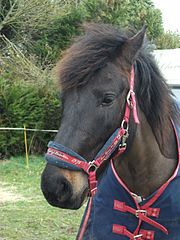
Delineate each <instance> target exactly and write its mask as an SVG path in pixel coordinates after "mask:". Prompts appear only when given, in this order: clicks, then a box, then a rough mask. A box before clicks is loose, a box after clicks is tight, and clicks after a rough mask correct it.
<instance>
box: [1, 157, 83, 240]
mask: <svg viewBox="0 0 180 240" xmlns="http://www.w3.org/2000/svg"><path fill="white" fill-rule="evenodd" d="M44 164H45V163H44V160H43V158H42V157H31V158H30V165H29V169H27V168H26V167H25V163H24V158H23V157H19V158H11V159H10V160H8V161H3V162H0V183H3V186H4V187H5V188H6V189H8V188H11V189H14V192H15V193H17V194H21V195H22V196H23V197H25V200H21V201H17V202H5V203H3V204H1V205H0V240H22V239H23V240H24V239H26V240H41V239H43V240H50V239H51V240H72V239H75V236H76V233H77V231H78V227H79V224H80V220H81V217H82V213H83V210H84V209H80V210H76V211H72V210H63V209H58V208H53V207H51V206H50V205H48V203H47V202H46V200H45V199H44V197H43V195H42V193H41V190H40V175H41V172H42V169H43V168H44ZM0 197H1V196H0Z"/></svg>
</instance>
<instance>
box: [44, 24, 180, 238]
mask: <svg viewBox="0 0 180 240" xmlns="http://www.w3.org/2000/svg"><path fill="white" fill-rule="evenodd" d="M152 50H153V48H152V44H151V43H150V42H149V41H148V39H147V37H146V27H143V28H142V29H141V30H140V31H139V32H135V31H132V30H124V31H123V30H120V29H119V28H118V27H115V26H112V25H107V24H95V23H94V24H93V23H91V24H86V25H85V33H84V34H83V35H82V36H80V37H77V38H76V39H75V41H74V42H73V43H72V45H71V46H70V47H69V48H68V49H67V50H66V51H65V53H64V55H63V57H62V59H61V60H60V61H59V62H58V63H57V66H56V70H57V76H58V79H59V82H60V88H61V98H62V105H63V114H62V120H61V125H60V128H59V131H58V133H57V135H56V137H55V140H54V141H50V142H49V144H48V151H47V154H46V160H47V164H46V166H45V169H44V171H43V173H42V177H41V189H42V192H43V194H44V196H45V198H46V200H47V201H48V203H49V204H51V205H52V206H55V207H58V208H64V209H78V208H80V207H81V206H82V205H83V204H84V202H85V201H87V200H88V204H87V207H86V211H85V214H84V217H83V219H82V223H81V227H80V230H79V232H78V235H77V238H76V239H78V240H80V239H83V240H90V239H94V240H107V239H113V240H118V239H121V240H125V239H138V240H140V239H150V240H153V239H155V240H160V239H161V240H162V239H163V240H166V239H171V240H172V239H173V240H179V239H180V204H179V203H180V168H179V166H180V145H179V137H180V131H179V129H180V122H179V119H180V111H179V105H178V103H177V101H176V100H175V99H174V96H173V94H172V92H171V90H170V87H169V86H168V85H167V83H166V81H165V79H164V77H163V75H162V74H161V72H160V70H159V68H158V65H157V62H156V61H155V59H154V55H153V51H152ZM57 114H58V113H57Z"/></svg>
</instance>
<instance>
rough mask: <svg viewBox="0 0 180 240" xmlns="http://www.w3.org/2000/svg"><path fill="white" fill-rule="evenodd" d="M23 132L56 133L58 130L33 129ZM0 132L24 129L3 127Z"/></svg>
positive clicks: (22, 129)
mask: <svg viewBox="0 0 180 240" xmlns="http://www.w3.org/2000/svg"><path fill="white" fill-rule="evenodd" d="M25 130H26V131H27V132H54V133H56V132H58V130H52V129H51V130H45V129H35V128H25ZM0 131H24V128H9V127H7V128H5V127H1V128H0Z"/></svg>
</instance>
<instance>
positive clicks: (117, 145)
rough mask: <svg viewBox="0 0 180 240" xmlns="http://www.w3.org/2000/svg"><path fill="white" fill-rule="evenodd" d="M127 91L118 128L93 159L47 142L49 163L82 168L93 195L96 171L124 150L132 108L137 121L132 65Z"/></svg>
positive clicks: (136, 121)
mask: <svg viewBox="0 0 180 240" xmlns="http://www.w3.org/2000/svg"><path fill="white" fill-rule="evenodd" d="M129 86H130V89H129V92H128V94H127V97H126V105H125V113H124V117H123V120H122V122H121V125H120V128H118V129H116V131H115V132H114V133H113V134H112V135H111V137H110V138H109V139H108V140H107V142H106V143H105V145H104V146H103V147H102V149H101V150H100V151H99V153H98V154H97V155H96V157H95V158H94V160H93V161H91V162H87V161H86V159H84V158H83V157H82V156H80V155H79V154H78V153H76V152H74V151H73V150H71V149H69V148H67V147H65V146H63V145H61V144H59V143H56V142H52V141H51V142H49V144H48V150H47V153H46V155H45V158H46V160H47V162H48V163H49V164H52V165H55V166H57V167H60V168H66V169H69V170H73V171H81V170H83V171H84V172H85V173H87V174H88V176H89V187H90V192H91V195H94V192H95V189H96V183H97V180H96V171H97V169H98V168H99V167H100V166H101V165H102V163H103V162H105V161H107V160H109V159H110V158H111V156H112V154H113V153H115V152H116V156H117V155H120V154H122V153H123V152H124V151H125V150H126V141H127V138H128V136H129V133H128V129H129V119H130V112H131V110H132V112H133V117H134V121H135V123H137V124H138V123H139V119H138V115H137V108H136V98H135V93H134V67H132V70H131V76H130V81H129Z"/></svg>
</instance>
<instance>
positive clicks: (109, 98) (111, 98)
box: [102, 93, 115, 106]
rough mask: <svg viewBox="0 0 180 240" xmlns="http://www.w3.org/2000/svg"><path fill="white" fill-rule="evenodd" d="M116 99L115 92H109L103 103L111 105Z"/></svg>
mask: <svg viewBox="0 0 180 240" xmlns="http://www.w3.org/2000/svg"><path fill="white" fill-rule="evenodd" d="M114 99H115V94H113V93H107V94H105V95H104V98H103V101H102V105H103V106H107V105H111V104H112V103H113V101H114Z"/></svg>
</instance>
